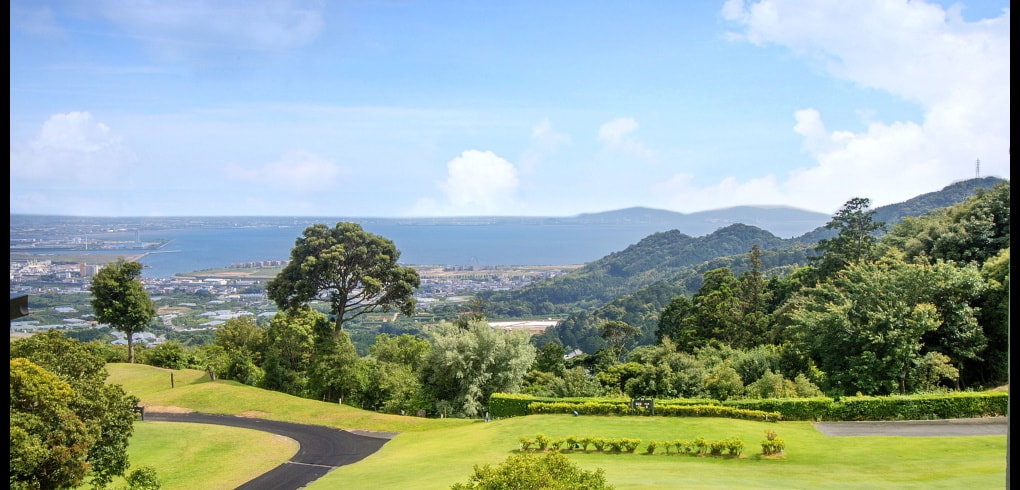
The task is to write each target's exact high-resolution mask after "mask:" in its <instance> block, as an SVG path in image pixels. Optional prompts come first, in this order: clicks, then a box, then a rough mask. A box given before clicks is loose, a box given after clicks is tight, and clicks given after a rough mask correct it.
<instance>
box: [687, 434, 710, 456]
mask: <svg viewBox="0 0 1020 490" xmlns="http://www.w3.org/2000/svg"><path fill="white" fill-rule="evenodd" d="M690 449H693V452H694V453H695V454H697V455H699V456H700V455H702V454H705V453H706V452H708V441H706V440H705V438H704V437H698V438H696V439H694V440H693V441H691V444H690Z"/></svg>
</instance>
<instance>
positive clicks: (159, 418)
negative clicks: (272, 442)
mask: <svg viewBox="0 0 1020 490" xmlns="http://www.w3.org/2000/svg"><path fill="white" fill-rule="evenodd" d="M145 420H146V421H152V422H191V423H197V424H216V425H227V426H231V427H241V428H245V429H255V430H261V431H264V432H270V433H273V434H278V435H281V436H284V437H289V438H291V439H294V440H295V441H297V442H298V444H299V445H300V448H299V449H298V452H297V454H295V455H294V457H292V458H290V460H289V461H287V462H285V463H283V464H281V465H280V466H277V467H276V468H274V469H272V470H270V471H269V472H267V473H264V474H262V475H261V476H259V477H256V478H254V479H252V480H249V481H248V482H247V483H245V484H243V485H241V486H240V487H238V488H239V489H244V490H296V489H299V488H304V487H305V486H306V485H308V484H309V483H311V482H313V481H315V480H317V479H319V478H320V477H322V476H323V475H325V474H326V473H329V472H330V471H332V470H334V469H336V468H338V467H340V466H344V465H348V464H353V463H357V462H358V461H361V460H362V459H365V458H366V457H368V456H369V455H371V454H372V453H374V452H376V451H378V450H379V448H381V447H382V446H383V445H384V444H386V442H387V441H389V439H390V438H392V437H393V435H394V434H389V433H384V434H376V435H366V434H356V433H353V432H348V431H344V430H340V429H333V428H330V427H323V426H319V425H304V424H294V423H290V422H278V421H275V420H265V419H257V418H250V417H234V416H230V415H213V414H204V413H194V412H191V413H168V412H146V413H145Z"/></svg>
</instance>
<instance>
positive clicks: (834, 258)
mask: <svg viewBox="0 0 1020 490" xmlns="http://www.w3.org/2000/svg"><path fill="white" fill-rule="evenodd" d="M870 207H871V200H870V199H868V198H864V197H855V198H853V199H850V200H849V201H847V202H846V204H844V205H843V207H842V208H840V210H839V211H838V212H837V213H836V215H835V216H833V217H832V220H830V221H829V222H828V223H826V224H825V228H826V229H829V230H836V232H837V233H836V236H835V237H833V238H828V239H824V240H819V241H818V244H816V245H815V250H817V251H818V252H821V253H822V255H820V256H816V257H813V258H812V259H813V261H814V262H816V263H817V267H818V272H819V275H820V277H821V278H826V277H830V276H832V275H833V274H835V273H836V272H837V271H839V270H842V269H843V268H845V267H846V266H847V265H849V264H853V263H859V262H861V261H863V260H871V259H874V258H876V257H875V249H876V247H875V245H876V244H877V243H878V234H879V233H881V232H883V231H885V223H884V222H881V221H875V220H874V215H875V210H873V209H869V208H870Z"/></svg>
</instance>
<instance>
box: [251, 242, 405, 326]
mask: <svg viewBox="0 0 1020 490" xmlns="http://www.w3.org/2000/svg"><path fill="white" fill-rule="evenodd" d="M399 259H400V251H399V250H397V247H396V246H395V245H394V244H393V242H392V241H391V240H389V239H387V238H384V237H381V236H379V235H375V234H372V233H369V232H366V231H365V230H364V229H362V228H361V226H360V225H358V224H356V223H345V222H340V223H337V224H336V226H334V227H333V228H329V227H327V226H326V225H324V224H316V225H312V226H310V227H308V228H306V229H305V231H304V233H303V235H302V236H301V237H299V238H298V239H297V240H296V241H295V244H294V248H293V249H291V253H290V262H289V263H288V264H287V265H286V266H285V267H284V268H283V270H282V271H280V273H279V274H278V275H277V276H276V278H274V279H273V280H271V281H269V284H268V286H267V293H268V295H269V299H271V300H273V301H274V302H275V303H276V304H277V306H279V307H280V309H282V310H292V309H295V308H298V307H301V306H304V305H306V304H307V303H308V302H309V301H312V300H314V299H316V298H319V297H321V296H323V295H324V296H326V297H327V298H328V300H329V303H330V308H331V310H330V311H331V313H332V314H333V315H335V321H334V331H335V332H339V331H340V330H342V329H343V325H344V323H345V322H347V321H350V320H352V319H354V318H357V317H358V316H361V315H364V314H366V313H371V312H374V311H383V312H387V311H391V310H393V309H396V310H398V311H400V312H401V313H403V314H405V315H411V314H413V313H414V308H415V301H414V296H413V295H414V292H415V290H417V289H418V286H420V285H421V280H420V278H419V277H418V273H417V272H415V270H414V269H413V268H411V267H404V266H401V265H400V264H399V263H398V260H399Z"/></svg>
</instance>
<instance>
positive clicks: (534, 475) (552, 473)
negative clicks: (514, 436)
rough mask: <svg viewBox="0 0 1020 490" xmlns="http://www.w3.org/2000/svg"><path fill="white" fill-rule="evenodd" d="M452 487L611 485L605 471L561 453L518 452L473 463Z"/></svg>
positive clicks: (601, 488)
mask: <svg viewBox="0 0 1020 490" xmlns="http://www.w3.org/2000/svg"><path fill="white" fill-rule="evenodd" d="M451 488H452V489H453V490H472V489H490V488H542V489H548V490H568V489H570V490H573V489H577V488H584V489H590V490H605V489H611V488H613V487H612V486H610V485H609V484H608V483H606V475H605V472H604V471H603V470H602V469H601V468H599V469H597V470H595V471H586V470H582V469H580V468H578V467H577V465H575V464H573V463H571V462H570V460H568V459H567V457H566V456H564V455H563V454H560V453H556V452H553V453H547V454H546V455H544V456H536V455H533V454H527V453H521V454H515V455H511V456H510V457H508V458H507V459H506V461H505V462H503V464H500V465H499V466H495V467H493V466H490V465H484V466H478V465H475V469H474V474H473V475H471V477H470V479H469V480H468V482H467V483H457V484H455V485H453V487H451Z"/></svg>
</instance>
